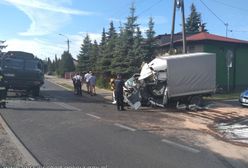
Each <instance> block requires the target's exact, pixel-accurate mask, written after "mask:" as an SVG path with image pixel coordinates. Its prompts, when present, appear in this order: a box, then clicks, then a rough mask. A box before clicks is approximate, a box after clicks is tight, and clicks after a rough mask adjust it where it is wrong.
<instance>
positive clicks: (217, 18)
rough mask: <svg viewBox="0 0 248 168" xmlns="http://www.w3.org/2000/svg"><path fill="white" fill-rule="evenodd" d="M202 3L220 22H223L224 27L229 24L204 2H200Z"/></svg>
mask: <svg viewBox="0 0 248 168" xmlns="http://www.w3.org/2000/svg"><path fill="white" fill-rule="evenodd" d="M200 1H201V3H202V4H203V5H204V6H205V7H206V8H207V9H208V10H209V11H210V12H211V13H212V14H213V15H214V16H215V17H216V18H217V19H218V20H219V21H221V22H222V23H223V24H224V25H226V24H227V23H226V22H225V21H223V20H222V19H221V18H220V17H219V16H217V15H216V14H215V13H214V12H213V11H212V10H211V9H210V8H209V7H208V6H207V5H206V4H205V3H204V2H203V1H202V0H200Z"/></svg>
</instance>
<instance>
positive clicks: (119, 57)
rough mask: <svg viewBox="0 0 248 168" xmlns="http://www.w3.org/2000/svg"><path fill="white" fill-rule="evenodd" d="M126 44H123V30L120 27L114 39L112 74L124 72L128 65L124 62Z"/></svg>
mask: <svg viewBox="0 0 248 168" xmlns="http://www.w3.org/2000/svg"><path fill="white" fill-rule="evenodd" d="M126 45H127V43H126V42H125V34H124V28H123V27H122V26H120V33H119V35H118V36H117V38H116V44H115V48H114V53H113V54H114V58H113V61H112V64H111V67H112V71H111V73H112V74H117V73H120V72H125V70H126V68H127V67H128V63H126V62H124V59H125V57H126V55H127V46H126Z"/></svg>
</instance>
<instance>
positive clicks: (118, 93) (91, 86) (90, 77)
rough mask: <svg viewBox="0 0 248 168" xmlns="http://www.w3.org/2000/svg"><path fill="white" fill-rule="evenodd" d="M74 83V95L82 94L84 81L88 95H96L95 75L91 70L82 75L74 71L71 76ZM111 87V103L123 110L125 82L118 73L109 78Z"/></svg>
mask: <svg viewBox="0 0 248 168" xmlns="http://www.w3.org/2000/svg"><path fill="white" fill-rule="evenodd" d="M72 81H73V85H74V93H75V94H76V95H80V96H81V95H82V85H83V83H84V82H85V83H86V88H87V93H89V94H90V95H92V96H93V95H96V89H95V86H96V76H95V75H94V74H93V73H92V72H91V71H89V72H87V73H86V74H85V75H84V76H83V77H82V76H81V75H80V74H79V73H76V75H75V76H74V77H73V78H72ZM110 85H111V89H112V90H113V102H112V103H113V104H116V105H117V110H120V111H123V110H125V109H124V95H123V88H124V87H125V82H124V80H123V79H122V76H121V75H120V74H118V75H117V78H116V79H113V78H112V79H111V80H110Z"/></svg>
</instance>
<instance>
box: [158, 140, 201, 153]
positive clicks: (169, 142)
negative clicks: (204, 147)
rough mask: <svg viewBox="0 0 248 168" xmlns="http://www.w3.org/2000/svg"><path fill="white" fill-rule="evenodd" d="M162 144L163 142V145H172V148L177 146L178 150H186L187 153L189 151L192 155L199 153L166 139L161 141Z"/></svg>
mask: <svg viewBox="0 0 248 168" xmlns="http://www.w3.org/2000/svg"><path fill="white" fill-rule="evenodd" d="M162 142H165V143H167V144H170V145H173V146H177V147H179V148H182V149H184V150H187V151H190V152H193V153H199V152H200V151H199V150H197V149H194V148H191V147H189V146H185V145H182V144H179V143H175V142H172V141H169V140H167V139H162Z"/></svg>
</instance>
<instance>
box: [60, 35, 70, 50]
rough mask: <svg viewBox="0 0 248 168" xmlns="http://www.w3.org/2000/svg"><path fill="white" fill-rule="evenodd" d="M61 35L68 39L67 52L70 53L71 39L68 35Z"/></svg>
mask: <svg viewBox="0 0 248 168" xmlns="http://www.w3.org/2000/svg"><path fill="white" fill-rule="evenodd" d="M59 35H60V36H64V37H65V38H67V40H66V42H67V51H68V53H69V51H70V40H69V38H68V37H67V36H66V35H64V34H61V33H60V34H59Z"/></svg>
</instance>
